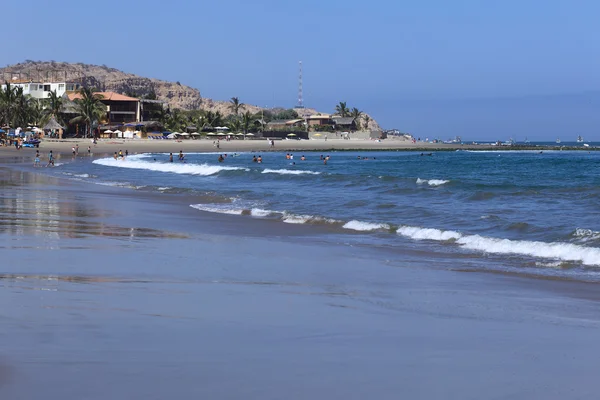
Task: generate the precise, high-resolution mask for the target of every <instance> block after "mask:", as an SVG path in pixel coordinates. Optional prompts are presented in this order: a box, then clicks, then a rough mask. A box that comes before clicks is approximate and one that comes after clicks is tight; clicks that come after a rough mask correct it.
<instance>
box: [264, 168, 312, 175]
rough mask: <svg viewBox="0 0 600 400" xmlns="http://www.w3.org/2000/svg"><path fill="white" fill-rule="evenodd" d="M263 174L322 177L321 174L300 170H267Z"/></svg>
mask: <svg viewBox="0 0 600 400" xmlns="http://www.w3.org/2000/svg"><path fill="white" fill-rule="evenodd" d="M262 173H263V174H280V175H303V174H305V175H320V174H321V173H320V172H316V171H306V170H300V169H269V168H267V169H265V170H263V171H262Z"/></svg>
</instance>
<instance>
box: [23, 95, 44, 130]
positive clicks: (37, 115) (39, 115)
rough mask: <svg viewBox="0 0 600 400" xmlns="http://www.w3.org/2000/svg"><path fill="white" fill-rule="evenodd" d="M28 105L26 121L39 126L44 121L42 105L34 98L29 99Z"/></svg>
mask: <svg viewBox="0 0 600 400" xmlns="http://www.w3.org/2000/svg"><path fill="white" fill-rule="evenodd" d="M28 103H29V104H28V110H27V114H28V118H27V121H28V122H29V123H31V124H32V125H35V126H40V125H41V124H42V123H43V121H45V119H46V118H45V117H46V115H45V112H44V111H45V110H44V103H43V102H42V101H40V100H38V99H34V98H30V99H29V102H28Z"/></svg>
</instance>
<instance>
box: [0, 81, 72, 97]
mask: <svg viewBox="0 0 600 400" xmlns="http://www.w3.org/2000/svg"><path fill="white" fill-rule="evenodd" d="M10 85H11V86H13V87H22V88H23V94H25V95H30V96H31V97H33V98H36V99H46V98H48V97H50V92H53V91H55V90H56V94H57V95H58V96H59V97H61V96H62V95H64V94H65V93H67V92H74V91H77V90H79V89H80V88H81V85H80V84H79V83H73V82H34V81H24V80H17V79H13V80H12V81H11V82H10ZM2 90H6V84H5V83H4V84H2Z"/></svg>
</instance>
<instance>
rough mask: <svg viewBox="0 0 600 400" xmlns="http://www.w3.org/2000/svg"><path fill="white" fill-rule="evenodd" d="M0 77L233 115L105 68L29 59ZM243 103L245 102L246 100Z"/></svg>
mask: <svg viewBox="0 0 600 400" xmlns="http://www.w3.org/2000/svg"><path fill="white" fill-rule="evenodd" d="M0 78H1V80H2V82H4V81H10V80H13V79H27V80H34V81H38V82H40V81H72V82H80V83H82V84H83V85H84V86H91V87H95V88H97V89H99V90H101V91H112V92H117V93H121V94H128V93H135V94H136V95H137V96H145V95H148V94H150V93H155V94H156V96H157V98H158V99H159V100H163V101H165V102H167V103H168V104H169V106H170V107H171V108H172V109H173V108H181V109H183V110H197V109H204V110H207V111H208V110H210V111H220V112H221V114H223V115H228V114H230V113H231V111H230V109H229V107H228V104H229V103H228V101H217V100H211V99H206V98H204V99H203V98H202V97H201V95H200V91H199V90H198V89H194V88H192V87H189V86H185V85H182V84H181V83H179V82H175V83H174V82H167V81H163V80H160V79H154V78H145V77H141V76H138V75H134V74H130V73H126V72H123V71H120V70H118V69H115V68H110V67H107V66H106V65H92V64H83V63H66V62H56V61H31V60H27V61H25V62H23V63H19V64H14V65H9V66H7V67H4V68H0ZM241 100H242V101H243V99H241ZM245 110H247V111H250V112H253V113H256V112H259V111H260V110H261V108H260V107H258V106H253V105H246V107H245ZM296 111H297V112H298V113H299V114H300V115H303V114H305V113H309V114H314V113H317V111H316V110H313V109H297V110H296ZM369 129H379V125H378V124H377V122H376V121H375V120H371V122H370V123H369Z"/></svg>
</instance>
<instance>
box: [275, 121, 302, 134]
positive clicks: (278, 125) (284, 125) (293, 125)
mask: <svg viewBox="0 0 600 400" xmlns="http://www.w3.org/2000/svg"><path fill="white" fill-rule="evenodd" d="M302 127H304V120H303V119H278V120H274V121H271V122H269V123H267V130H270V131H276V130H282V129H297V128H302Z"/></svg>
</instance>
